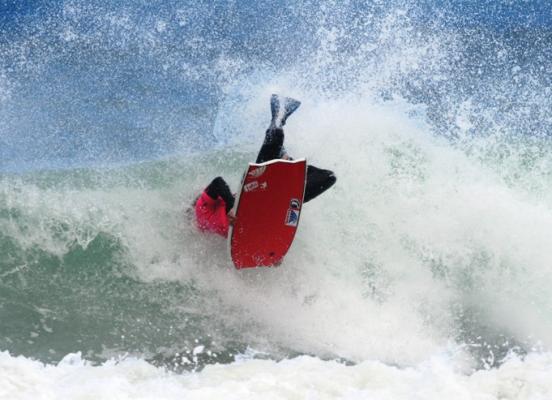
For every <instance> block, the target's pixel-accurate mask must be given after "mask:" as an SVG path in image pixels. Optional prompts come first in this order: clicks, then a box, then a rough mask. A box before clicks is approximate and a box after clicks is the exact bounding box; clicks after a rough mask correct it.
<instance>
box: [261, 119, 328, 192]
mask: <svg viewBox="0 0 552 400" xmlns="http://www.w3.org/2000/svg"><path fill="white" fill-rule="evenodd" d="M284 154H285V150H284V130H283V129H282V128H269V129H268V130H267V131H266V135H265V140H264V142H263V145H262V146H261V150H259V155H258V156H257V161H256V162H257V164H259V163H263V162H266V161H270V160H274V159H278V158H282V156H283V155H284ZM335 181H336V177H335V175H334V173H333V172H332V171H330V170H327V169H320V168H317V167H314V166H312V165H308V166H307V184H306V187H305V198H304V199H303V201H304V202H305V203H306V202H308V201H310V200H312V199H314V198H315V197H316V196H318V195H319V194H321V193H323V192H325V191H326V190H328V189H329V188H330V187H332V185H333V184H334V183H335Z"/></svg>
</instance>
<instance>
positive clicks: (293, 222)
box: [286, 208, 300, 227]
mask: <svg viewBox="0 0 552 400" xmlns="http://www.w3.org/2000/svg"><path fill="white" fill-rule="evenodd" d="M299 212H300V211H299V210H294V209H291V208H288V210H287V213H286V225H287V226H293V227H297V224H298V223H299Z"/></svg>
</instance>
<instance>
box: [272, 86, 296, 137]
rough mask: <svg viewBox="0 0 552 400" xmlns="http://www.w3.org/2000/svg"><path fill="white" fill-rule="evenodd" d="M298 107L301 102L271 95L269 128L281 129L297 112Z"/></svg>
mask: <svg viewBox="0 0 552 400" xmlns="http://www.w3.org/2000/svg"><path fill="white" fill-rule="evenodd" d="M300 105H301V102H300V101H299V100H295V99H292V98H291V97H281V96H279V95H277V94H273V95H272V96H271V97H270V111H271V112H272V121H271V122H270V128H281V127H282V126H284V125H285V124H286V120H287V118H288V117H289V116H290V115H291V114H293V112H294V111H295V110H297V109H298V108H299V106H300ZM270 128H269V129H270Z"/></svg>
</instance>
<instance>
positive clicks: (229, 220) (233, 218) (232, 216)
mask: <svg viewBox="0 0 552 400" xmlns="http://www.w3.org/2000/svg"><path fill="white" fill-rule="evenodd" d="M235 221H236V216H235V215H234V213H233V212H232V211H230V212H229V213H228V222H229V223H230V225H234V222H235Z"/></svg>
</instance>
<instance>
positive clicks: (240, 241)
mask: <svg viewBox="0 0 552 400" xmlns="http://www.w3.org/2000/svg"><path fill="white" fill-rule="evenodd" d="M306 171H307V162H306V160H305V159H301V160H294V161H288V160H272V161H268V162H266V163H262V164H249V168H248V169H247V172H246V173H245V176H244V178H243V182H242V187H241V192H240V196H239V199H238V202H237V209H236V220H235V222H234V224H233V226H232V228H231V232H230V235H229V237H230V239H229V240H230V254H231V256H232V262H233V263H234V265H235V267H236V268H237V269H241V268H251V267H260V266H265V267H269V266H273V265H277V264H279V263H280V262H281V261H282V259H283V258H284V256H285V255H286V253H287V251H288V250H289V247H290V246H291V243H292V242H293V238H294V237H295V232H296V231H297V226H298V224H299V217H300V214H301V209H302V207H303V196H304V194H305V179H306Z"/></svg>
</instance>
